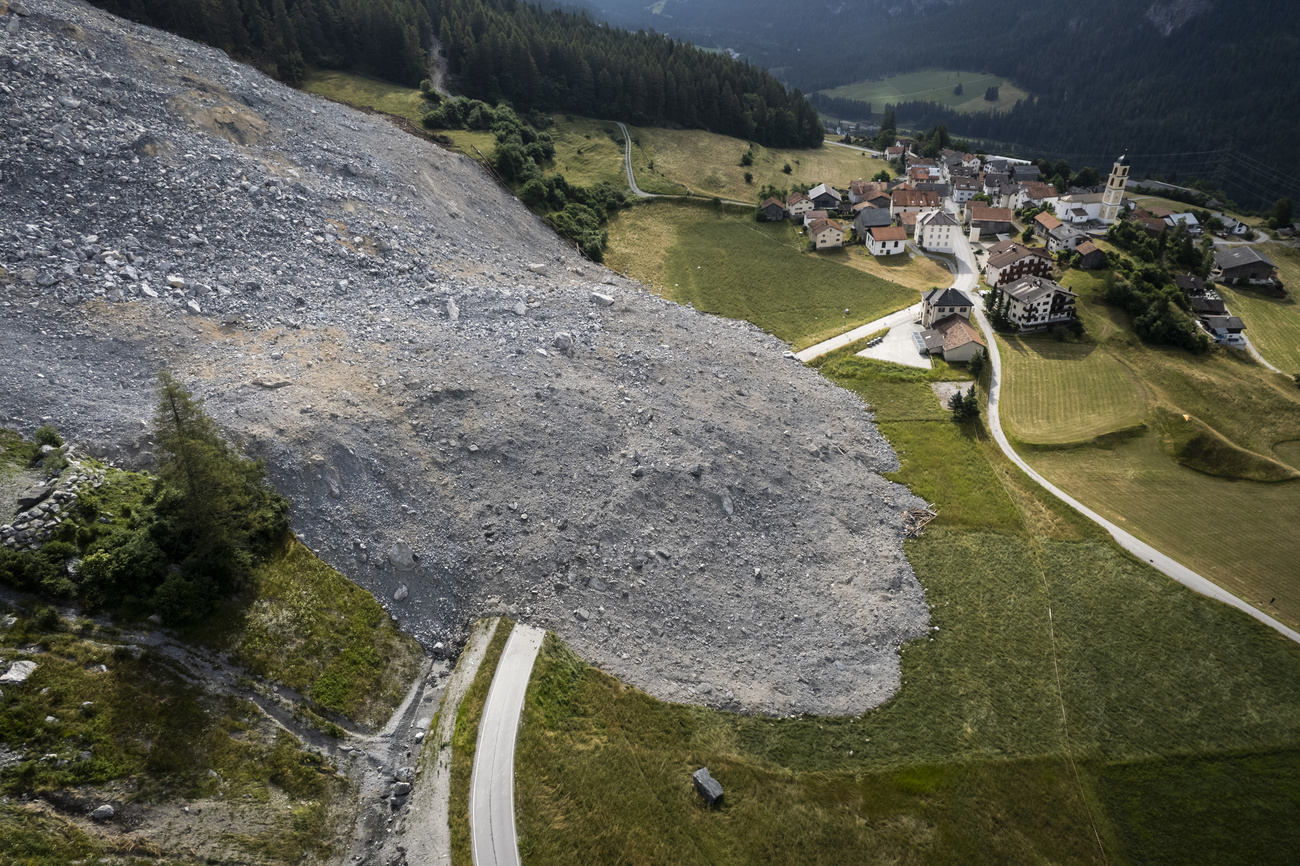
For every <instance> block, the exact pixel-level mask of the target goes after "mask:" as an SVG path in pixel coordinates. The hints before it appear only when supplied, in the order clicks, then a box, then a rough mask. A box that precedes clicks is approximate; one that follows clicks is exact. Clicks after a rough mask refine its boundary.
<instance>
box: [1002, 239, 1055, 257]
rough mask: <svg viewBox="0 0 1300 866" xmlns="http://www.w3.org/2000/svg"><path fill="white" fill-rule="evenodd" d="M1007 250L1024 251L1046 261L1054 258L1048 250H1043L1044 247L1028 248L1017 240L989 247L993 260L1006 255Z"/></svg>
mask: <svg viewBox="0 0 1300 866" xmlns="http://www.w3.org/2000/svg"><path fill="white" fill-rule="evenodd" d="M1007 250H1024V251H1026V252H1030V253H1033V254H1034V255H1036V256H1040V257H1042V258H1044V259H1051V258H1052V254H1051V253H1049V252H1048V251H1047V250H1045V249H1043V248H1042V247H1028V246H1025V245H1024V244H1022V243H1020V241H1016V240H1005V241H998V242H997V243H995V244H994V245H993V246H991V247H989V249H988V253H989V258H993V257H994V256H1000V255H1002V254H1003V253H1005V252H1006V251H1007Z"/></svg>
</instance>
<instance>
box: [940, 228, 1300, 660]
mask: <svg viewBox="0 0 1300 866" xmlns="http://www.w3.org/2000/svg"><path fill="white" fill-rule="evenodd" d="M974 261H975V260H974V256H973V255H972V253H971V249H970V244H969V242H968V241H967V240H966V239H965V238H962V239H960V240H959V242H958V262H959V263H960V265H961V266H960V268H959V270H961V271H962V275H961V276H959V277H958V279H957V283H958V286H957V287H958V288H963V284H964V285H965V286H966V288H963V290H964V291H967V292H968V293H970V292H971V290H973V288H974V281H973V274H974ZM967 271H969V272H970V273H969V274H967ZM972 300H976V304H975V316H976V318H977V319H979V323H980V325H981V326H982V327H983V328H984V333H985V334H988V335H989V338H990V339H989V357H990V360H992V362H993V365H992V366H993V369H992V378H991V379H990V380H989V381H990V384H989V413H988V421H989V430H990V431H991V432H992V433H993V439H994V440H995V441H996V442H997V443H998V447H999V448H1001V449H1002V453H1003V454H1005V455H1007V457H1008V458H1010V460H1011V461H1012V462H1013V463H1015V464H1016V465H1017V466H1019V467H1020V468H1021V469H1022V470H1024V472H1025V474H1026V475H1028V476H1029V477H1030V478H1032V479H1034V480H1035V481H1037V482H1038V483H1039V484H1040V485H1042V487H1043V488H1044V489H1045V490H1047V491H1048V492H1049V493H1051V494H1052V495H1053V496H1055V497H1057V498H1058V499H1060V500H1061V501H1062V502H1064V503H1065V504H1067V505H1069V506H1070V507H1071V508H1073V509H1074V510H1075V511H1078V512H1079V513H1080V514H1082V515H1084V516H1085V517H1087V518H1088V519H1089V520H1092V521H1093V522H1095V523H1097V524H1098V525H1100V526H1101V527H1102V528H1103V529H1105V530H1106V531H1107V532H1109V533H1110V535H1111V537H1112V538H1114V539H1115V541H1116V542H1118V544H1119V546H1120V547H1122V548H1124V549H1125V550H1127V551H1128V552H1129V553H1131V554H1133V555H1134V556H1136V557H1138V558H1139V559H1141V560H1142V561H1143V562H1145V563H1148V564H1149V565H1151V566H1153V567H1155V568H1156V569H1158V570H1159V571H1161V572H1163V573H1164V574H1166V575H1168V576H1169V577H1172V578H1173V579H1174V580H1176V581H1178V582H1179V583H1181V584H1182V585H1183V586H1186V587H1189V588H1191V589H1193V590H1195V591H1196V592H1199V593H1200V594H1201V595H1205V596H1209V597H1210V598H1213V599H1216V600H1218V601H1221V602H1223V603H1224V604H1228V605H1232V606H1233V607H1235V608H1237V609H1238V610H1240V611H1243V612H1245V613H1247V614H1249V615H1250V616H1253V617H1254V618H1255V619H1257V620H1259V621H1260V622H1262V623H1264V624H1265V625H1267V626H1268V627H1269V628H1272V629H1274V630H1275V631H1278V632H1280V633H1282V634H1284V635H1286V636H1287V637H1289V638H1290V639H1291V640H1293V641H1296V642H1297V643H1300V632H1297V631H1295V630H1294V629H1291V628H1287V627H1286V626H1285V625H1283V624H1282V623H1280V622H1278V621H1277V620H1275V619H1273V617H1271V616H1269V615H1268V614H1266V613H1264V612H1263V611H1261V610H1258V609H1256V608H1255V607H1253V606H1251V605H1249V604H1247V603H1246V602H1244V601H1242V600H1241V599H1239V598H1237V597H1236V596H1235V595H1233V594H1232V593H1230V592H1228V591H1227V590H1226V589H1224V588H1223V587H1221V586H1219V585H1218V584H1217V583H1214V582H1213V581H1210V580H1208V579H1206V578H1204V577H1202V576H1201V575H1199V574H1197V573H1196V572H1194V571H1192V570H1191V569H1190V568H1188V567H1187V566H1185V565H1183V564H1182V563H1180V562H1178V561H1177V560H1175V559H1174V558H1173V557H1171V556H1167V555H1166V554H1163V553H1161V552H1160V551H1158V550H1156V549H1155V548H1154V547H1152V546H1151V545H1149V544H1147V543H1146V542H1145V541H1141V540H1139V539H1138V538H1136V537H1135V536H1133V535H1132V534H1130V533H1128V532H1125V531H1124V530H1123V529H1120V528H1119V527H1118V526H1116V525H1115V524H1113V523H1111V522H1110V521H1109V520H1107V519H1106V518H1104V517H1102V516H1101V515H1100V514H1098V513H1097V512H1095V511H1093V510H1092V509H1091V508H1088V507H1087V506H1086V505H1084V504H1083V503H1081V502H1079V501H1078V500H1077V499H1075V498H1074V497H1072V496H1070V495H1069V494H1067V493H1066V492H1065V491H1063V490H1061V489H1060V488H1059V487H1057V486H1056V485H1054V484H1052V483H1051V482H1050V481H1048V480H1047V479H1046V478H1044V477H1043V476H1041V475H1039V474H1038V473H1037V472H1036V471H1034V469H1033V467H1031V466H1030V465H1029V464H1028V463H1026V462H1025V461H1024V460H1022V459H1021V458H1020V455H1019V454H1017V453H1016V452H1015V449H1013V448H1012V447H1011V443H1010V442H1008V441H1007V436H1006V433H1004V432H1003V431H1002V419H1001V416H1000V414H999V411H998V397H999V393H1000V391H1001V390H1002V358H1001V355H1000V353H999V352H998V343H997V340H996V339H993V338H992V337H993V327H992V325H991V324H990V323H989V320H988V317H987V316H985V315H984V309H983V307H982V306H981V305H980V304H979V302H978V299H977V298H976V297H975V296H974V295H973V294H972Z"/></svg>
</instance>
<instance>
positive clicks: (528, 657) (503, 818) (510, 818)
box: [469, 625, 546, 866]
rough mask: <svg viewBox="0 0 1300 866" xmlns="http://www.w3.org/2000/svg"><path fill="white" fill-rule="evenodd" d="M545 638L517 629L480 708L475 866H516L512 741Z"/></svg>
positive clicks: (472, 815) (473, 801)
mask: <svg viewBox="0 0 1300 866" xmlns="http://www.w3.org/2000/svg"><path fill="white" fill-rule="evenodd" d="M545 636H546V632H545V631H543V630H542V629H538V628H531V627H529V626H526V625H516V626H515V627H514V630H513V631H512V632H510V638H509V640H507V641H506V648H505V651H504V652H503V653H502V654H501V661H500V662H499V663H498V664H497V669H496V674H495V676H493V678H492V687H491V688H490V689H489V690H488V696H487V703H485V704H484V705H483V718H482V719H481V720H480V721H479V725H478V746H477V747H476V749H475V751H474V770H473V773H472V774H471V776H470V782H469V834H470V844H471V847H472V850H473V857H474V864H475V866H519V839H518V837H517V836H516V834H515V736H516V735H517V734H518V733H519V718H520V715H521V714H522V713H523V709H524V692H525V691H527V689H528V678H529V676H530V675H531V674H532V671H533V662H534V661H535V660H536V659H537V651H538V650H539V649H541V647H542V638H544V637H545Z"/></svg>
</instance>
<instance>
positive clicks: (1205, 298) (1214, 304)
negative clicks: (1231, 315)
mask: <svg viewBox="0 0 1300 866" xmlns="http://www.w3.org/2000/svg"><path fill="white" fill-rule="evenodd" d="M1188 301H1189V303H1191V305H1192V309H1193V310H1195V311H1196V312H1198V313H1227V312H1228V308H1227V306H1226V305H1225V304H1224V303H1223V299H1222V298H1219V297H1213V296H1210V295H1194V296H1193V297H1191V298H1189V299H1188Z"/></svg>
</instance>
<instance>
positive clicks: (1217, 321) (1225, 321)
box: [1201, 316, 1246, 334]
mask: <svg viewBox="0 0 1300 866" xmlns="http://www.w3.org/2000/svg"><path fill="white" fill-rule="evenodd" d="M1201 321H1202V322H1204V323H1205V327H1207V328H1209V329H1210V330H1214V329H1215V328H1222V329H1223V330H1225V331H1228V332H1230V333H1233V334H1236V333H1239V332H1241V331H1244V330H1246V323H1245V322H1243V321H1242V320H1241V319H1240V318H1238V317H1237V316H1201Z"/></svg>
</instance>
